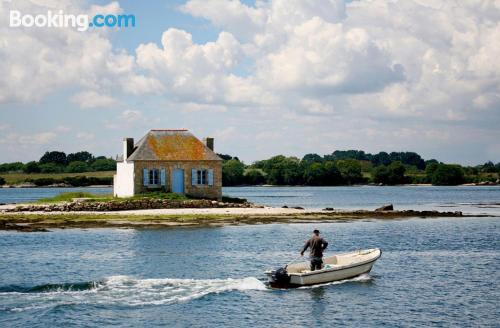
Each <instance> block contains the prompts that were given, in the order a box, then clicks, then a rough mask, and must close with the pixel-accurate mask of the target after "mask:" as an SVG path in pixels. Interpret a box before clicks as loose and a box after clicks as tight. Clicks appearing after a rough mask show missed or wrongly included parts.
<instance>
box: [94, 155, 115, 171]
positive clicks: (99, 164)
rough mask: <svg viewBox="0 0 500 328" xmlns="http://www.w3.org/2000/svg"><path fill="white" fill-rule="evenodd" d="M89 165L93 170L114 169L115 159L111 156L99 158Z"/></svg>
mask: <svg viewBox="0 0 500 328" xmlns="http://www.w3.org/2000/svg"><path fill="white" fill-rule="evenodd" d="M90 167H91V169H92V170H94V171H114V170H116V161H115V160H114V159H112V158H99V159H96V160H95V161H94V162H93V163H92V164H91V165H90Z"/></svg>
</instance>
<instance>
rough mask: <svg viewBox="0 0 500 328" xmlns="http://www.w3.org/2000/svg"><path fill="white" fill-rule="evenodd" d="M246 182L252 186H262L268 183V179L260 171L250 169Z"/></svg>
mask: <svg viewBox="0 0 500 328" xmlns="http://www.w3.org/2000/svg"><path fill="white" fill-rule="evenodd" d="M245 182H246V183H247V184H250V185H261V184H264V183H266V177H265V176H264V174H263V173H262V171H261V170H259V169H249V170H248V171H246V172H245Z"/></svg>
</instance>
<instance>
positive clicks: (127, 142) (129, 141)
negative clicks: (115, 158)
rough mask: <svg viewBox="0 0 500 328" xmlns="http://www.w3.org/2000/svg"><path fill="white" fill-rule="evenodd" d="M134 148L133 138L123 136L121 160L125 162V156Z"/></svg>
mask: <svg viewBox="0 0 500 328" xmlns="http://www.w3.org/2000/svg"><path fill="white" fill-rule="evenodd" d="M133 150H134V138H124V139H123V161H124V162H126V161H127V158H128V157H129V156H130V155H131V154H132V151H133Z"/></svg>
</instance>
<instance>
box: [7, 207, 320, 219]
mask: <svg viewBox="0 0 500 328" xmlns="http://www.w3.org/2000/svg"><path fill="white" fill-rule="evenodd" d="M15 207H16V205H2V206H0V213H1V212H3V210H7V209H12V208H15ZM4 213H6V212H4ZM304 213H325V211H321V210H312V209H310V210H298V209H294V208H280V207H264V208H239V207H235V208H161V209H146V210H128V211H102V212H95V211H74V212H45V211H34V212H9V214H67V215H71V214H104V215H144V216H146V215H197V214H198V215H202V214H209V215H210V214H213V215H222V214H228V215H286V214H304Z"/></svg>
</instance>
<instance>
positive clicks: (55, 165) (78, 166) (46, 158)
mask: <svg viewBox="0 0 500 328" xmlns="http://www.w3.org/2000/svg"><path fill="white" fill-rule="evenodd" d="M114 170H116V161H115V160H114V159H112V158H106V157H104V156H98V157H94V156H93V155H92V154H91V153H89V152H88V151H80V152H76V153H71V154H68V155H66V154H65V153H64V152H62V151H48V152H46V153H45V154H44V155H43V156H42V157H41V158H40V160H39V161H32V162H28V163H21V162H14V163H5V164H0V173H1V172H24V173H81V172H93V171H114Z"/></svg>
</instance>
